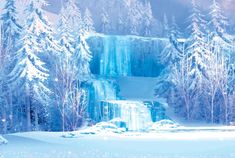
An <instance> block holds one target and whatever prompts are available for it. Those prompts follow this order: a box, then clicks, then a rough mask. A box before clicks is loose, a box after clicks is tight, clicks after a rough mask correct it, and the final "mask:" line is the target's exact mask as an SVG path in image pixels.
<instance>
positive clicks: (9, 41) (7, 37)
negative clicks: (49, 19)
mask: <svg viewBox="0 0 235 158" xmlns="http://www.w3.org/2000/svg"><path fill="white" fill-rule="evenodd" d="M17 14H18V13H17V11H16V7H15V0H7V1H6V4H5V7H4V10H3V14H2V16H1V21H2V24H1V25H2V26H1V43H0V44H1V52H0V64H1V65H0V89H1V92H0V93H1V94H0V98H1V99H0V100H1V101H0V102H1V103H0V104H1V106H2V110H1V111H2V115H3V116H2V117H3V118H4V120H5V121H4V122H3V123H4V125H3V126H4V132H6V128H7V127H6V126H7V123H8V124H10V126H9V127H8V128H11V129H12V128H13V127H12V126H13V122H14V120H15V116H14V115H13V108H14V107H13V97H12V95H13V91H12V90H11V89H12V88H11V85H10V84H9V83H8V79H7V74H8V73H9V71H11V69H12V66H11V64H10V63H11V62H12V61H13V60H14V58H13V56H14V53H15V51H16V44H17V41H18V40H19V35H20V32H21V29H22V27H21V26H20V24H19V23H18V19H17ZM16 108H17V107H16ZM7 112H8V114H7ZM6 116H9V117H8V118H6Z"/></svg>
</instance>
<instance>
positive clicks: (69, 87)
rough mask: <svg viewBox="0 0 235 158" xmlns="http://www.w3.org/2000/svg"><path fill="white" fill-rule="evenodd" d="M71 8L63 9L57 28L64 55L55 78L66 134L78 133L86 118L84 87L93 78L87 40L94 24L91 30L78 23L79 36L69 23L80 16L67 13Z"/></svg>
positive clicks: (60, 55)
mask: <svg viewBox="0 0 235 158" xmlns="http://www.w3.org/2000/svg"><path fill="white" fill-rule="evenodd" d="M67 5H68V4H65V6H63V7H62V9H61V13H60V19H59V24H58V28H57V29H58V34H57V39H58V41H59V44H60V47H61V53H60V54H59V55H58V56H57V62H56V63H55V72H54V76H55V79H56V80H55V82H54V84H53V85H54V88H53V91H54V94H55V104H56V105H57V109H58V111H59V113H60V115H61V122H62V124H61V129H62V130H63V131H67V130H76V129H77V128H78V127H80V126H81V125H82V124H83V122H84V120H85V118H86V108H87V97H86V92H85V91H84V90H83V89H82V87H81V83H82V82H84V81H86V80H87V79H88V78H89V76H90V69H89V62H90V58H91V54H90V52H89V48H88V46H87V44H86V41H85V38H84V36H85V35H86V34H87V33H90V31H91V30H90V29H91V28H92V27H91V25H90V23H88V24H89V25H88V28H83V27H84V25H82V24H85V23H83V22H79V21H78V23H79V24H80V25H81V26H78V27H79V28H81V29H80V30H79V31H78V32H75V31H73V29H74V28H73V25H74V24H72V23H71V21H70V20H68V19H70V17H72V15H73V18H74V19H80V18H79V14H74V12H75V11H74V12H69V11H67V9H68V7H66V6H67ZM88 14H89V13H88ZM74 16H78V17H77V18H76V17H74ZM88 17H89V16H88ZM88 19H89V18H88ZM80 20H81V19H80ZM75 35H76V36H75ZM81 39H82V40H81ZM56 121H58V120H56Z"/></svg>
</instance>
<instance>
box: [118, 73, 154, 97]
mask: <svg viewBox="0 0 235 158" xmlns="http://www.w3.org/2000/svg"><path fill="white" fill-rule="evenodd" d="M157 81H158V78H151V77H119V78H118V79H117V83H118V85H119V88H120V92H119V96H120V97H121V98H124V99H128V100H142V101H146V100H147V101H156V100H157V99H158V98H157V97H156V96H155V92H154V89H155V86H156V83H157Z"/></svg>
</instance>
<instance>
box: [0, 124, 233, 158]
mask: <svg viewBox="0 0 235 158" xmlns="http://www.w3.org/2000/svg"><path fill="white" fill-rule="evenodd" d="M214 129H215V128H214ZM216 129H217V130H214V131H210V130H205V129H204V130H203V131H190V132H189V131H187V132H160V133H146V134H143V133H142V134H141V133H125V134H112V135H107V134H102V135H77V137H74V138H63V137H61V135H63V133H52V132H51V133H49V132H30V133H18V134H11V135H5V136H4V137H5V138H6V139H7V140H8V144H6V145H1V146H0V158H234V157H235V148H234V147H235V131H234V130H231V129H230V130H228V131H227V130H221V128H216ZM224 129H227V128H224Z"/></svg>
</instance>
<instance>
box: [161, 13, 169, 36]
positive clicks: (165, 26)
mask: <svg viewBox="0 0 235 158" xmlns="http://www.w3.org/2000/svg"><path fill="white" fill-rule="evenodd" d="M169 30H170V29H169V22H168V18H167V16H166V14H164V16H163V37H166V38H168V37H169Z"/></svg>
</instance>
